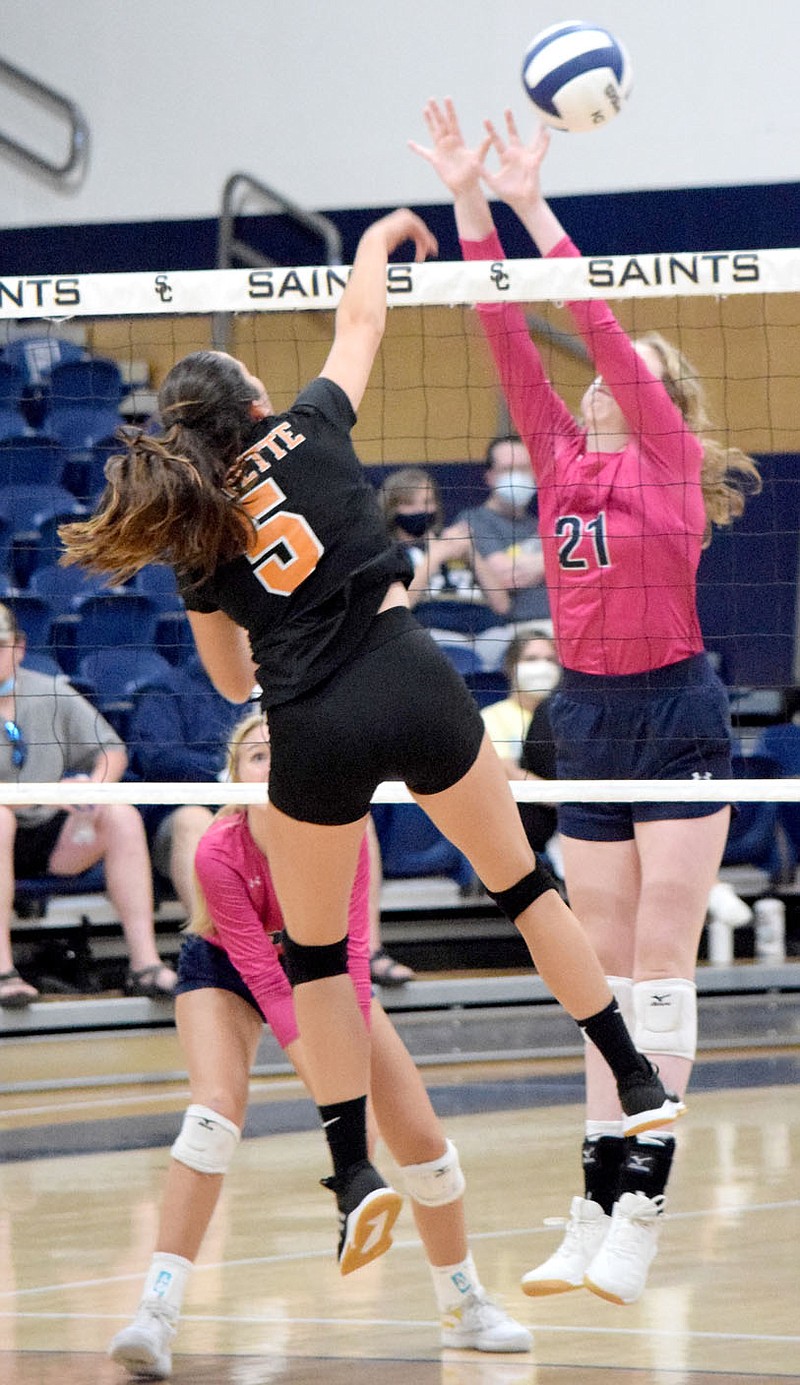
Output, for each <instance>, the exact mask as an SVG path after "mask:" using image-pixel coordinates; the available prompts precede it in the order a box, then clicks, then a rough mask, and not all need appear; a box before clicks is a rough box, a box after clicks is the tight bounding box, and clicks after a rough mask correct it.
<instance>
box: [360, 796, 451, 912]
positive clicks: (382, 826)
mask: <svg viewBox="0 0 800 1385" xmlns="http://www.w3.org/2000/svg"><path fill="white" fill-rule="evenodd" d="M372 816H373V819H374V822H375V829H376V831H377V833H378V841H379V843H380V848H381V862H382V866H383V875H384V878H385V879H386V880H408V879H415V878H417V877H418V876H432V875H442V876H446V877H447V878H448V879H450V880H454V881H455V882H456V884H457V885H459V887H460V888H461V889H462V890H465V891H466V890H468V889H470V888H471V887H472V886H473V885H474V883H475V872H474V871H473V869H472V866H471V865H470V863H469V861H468V860H467V858H466V856H464V855H462V853H461V852H460V851H458V850H457V849H456V847H454V846H453V845H452V843H451V842H449V841H448V840H447V838H446V837H444V836H443V835H442V833H441V832H440V831H439V829H438V828H437V827H436V826H434V824H433V823H432V822H431V820H430V818H429V817H428V816H427V814H426V813H423V811H422V809H421V808H419V807H417V804H416V803H377V804H375V805H374V806H373V808H372Z"/></svg>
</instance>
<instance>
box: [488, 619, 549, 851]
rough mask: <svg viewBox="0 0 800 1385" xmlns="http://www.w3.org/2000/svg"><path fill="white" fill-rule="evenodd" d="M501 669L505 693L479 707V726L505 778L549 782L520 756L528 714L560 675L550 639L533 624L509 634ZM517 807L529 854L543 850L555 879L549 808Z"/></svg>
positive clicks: (522, 751) (528, 725)
mask: <svg viewBox="0 0 800 1385" xmlns="http://www.w3.org/2000/svg"><path fill="white" fill-rule="evenodd" d="M505 671H506V676H507V677H508V682H509V687H510V689H511V691H510V692H509V695H508V697H506V698H504V699H503V700H502V701H501V702H492V703H490V704H489V706H488V707H484V708H483V710H482V712H481V716H482V717H483V724H484V726H485V727H486V730H487V731H488V733H489V736H490V738H491V740H492V742H493V744H494V747H495V749H496V751H497V753H498V755H499V756H500V759H501V760H502V762H503V768H504V769H505V772H506V774H507V775H508V778H509V779H511V780H514V779H518V780H524V779H529V778H531V775H532V774H533V775H534V777H537V778H538V777H542V778H552V777H553V775H543V776H539V775H537V774H536V771H535V770H533V769H532V766H531V765H530V764H527V763H526V762H525V760H524V758H523V756H524V750H525V745H526V738H527V735H528V731H529V728H530V726H531V722H532V719H533V716H534V714H535V713H536V711H537V709H538V708H539V707H541V706H542V705H543V704H544V703H545V702H546V701H547V699H548V698H549V696H550V694H551V693H552V691H553V689H554V688H555V687H556V686H557V684H558V682H559V679H560V677H561V665H560V664H559V662H558V654H557V653H556V646H555V641H554V640H553V637H552V635H550V634H549V633H548V631H547V630H546V629H544V628H542V627H539V628H537V627H536V626H528V627H527V629H526V630H525V631H521V632H519V633H518V634H517V635H515V636H514V638H513V639H512V641H511V643H510V644H509V646H508V649H507V650H506V655H505ZM518 807H519V811H520V816H521V818H522V822H523V825H524V827H525V831H526V833H527V836H528V841H529V842H530V844H531V846H532V847H533V849H534V851H543V852H546V854H547V857H548V860H549V862H550V865H551V866H553V867H554V868H555V871H556V875H557V876H559V877H561V876H562V868H561V860H560V855H559V853H558V851H557V849H556V847H555V844H554V843H553V841H552V838H553V836H554V834H555V832H556V830H557V827H558V821H557V813H556V810H555V808H553V807H551V806H550V805H549V804H546V803H519V804H518Z"/></svg>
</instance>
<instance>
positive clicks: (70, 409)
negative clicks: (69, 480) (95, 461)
mask: <svg viewBox="0 0 800 1385" xmlns="http://www.w3.org/2000/svg"><path fill="white" fill-rule="evenodd" d="M124 393H125V388H124V385H123V381H122V375H121V373H120V370H119V367H118V366H117V364H116V362H114V361H109V360H103V359H101V358H94V359H91V360H85V361H66V362H64V363H63V364H61V365H57V366H55V367H54V368H53V370H52V372H51V374H50V401H49V405H48V409H47V414H46V418H45V426H46V428H47V431H48V432H50V433H52V434H53V436H54V437H57V438H59V439H60V440H61V442H63V443H64V444H65V446H66V447H68V448H71V449H76V448H91V447H92V446H93V445H94V444H95V443H97V442H99V441H100V439H101V438H107V437H109V436H110V435H111V434H113V433H114V432H115V430H116V429H117V428H118V427H119V425H120V424H121V423H123V422H124V419H123V418H122V416H121V414H120V411H119V409H120V402H121V400H122V398H123V395H124Z"/></svg>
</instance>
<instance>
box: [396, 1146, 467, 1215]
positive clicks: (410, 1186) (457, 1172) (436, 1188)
mask: <svg viewBox="0 0 800 1385" xmlns="http://www.w3.org/2000/svg"><path fill="white" fill-rule="evenodd" d="M400 1172H401V1173H402V1175H403V1179H404V1182H405V1186H406V1192H407V1193H408V1195H409V1197H411V1198H413V1199H414V1201H415V1202H419V1203H420V1204H421V1205H422V1206H423V1207H444V1205H445V1203H447V1202H455V1201H456V1199H457V1198H459V1197H461V1195H462V1193H463V1191H464V1189H465V1188H466V1186H467V1184H466V1180H465V1178H464V1175H463V1173H462V1172H461V1165H460V1163H459V1161H458V1150H457V1149H456V1147H455V1145H454V1144H453V1143H452V1142H451V1141H450V1140H448V1141H447V1145H446V1148H445V1151H444V1154H442V1155H440V1156H439V1158H438V1159H431V1161H430V1163H428V1164H404V1165H403V1167H402V1168H401V1170H400Z"/></svg>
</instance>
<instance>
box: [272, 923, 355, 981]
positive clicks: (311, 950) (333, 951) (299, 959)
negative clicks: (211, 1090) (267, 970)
mask: <svg viewBox="0 0 800 1385" xmlns="http://www.w3.org/2000/svg"><path fill="white" fill-rule="evenodd" d="M283 955H284V958H285V961H286V975H287V976H288V978H289V984H290V986H301V985H302V984H303V982H305V981H323V980H324V979H325V978H326V977H328V976H342V975H343V974H344V973H345V972H346V971H347V936H346V935H345V937H344V938H341V939H340V940H339V942H337V943H326V944H324V945H323V946H322V947H308V946H306V944H305V943H296V942H295V941H294V939H293V938H290V937H289V934H288V933H284V935H283Z"/></svg>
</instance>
